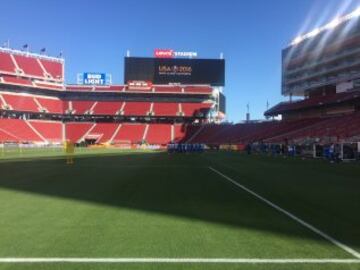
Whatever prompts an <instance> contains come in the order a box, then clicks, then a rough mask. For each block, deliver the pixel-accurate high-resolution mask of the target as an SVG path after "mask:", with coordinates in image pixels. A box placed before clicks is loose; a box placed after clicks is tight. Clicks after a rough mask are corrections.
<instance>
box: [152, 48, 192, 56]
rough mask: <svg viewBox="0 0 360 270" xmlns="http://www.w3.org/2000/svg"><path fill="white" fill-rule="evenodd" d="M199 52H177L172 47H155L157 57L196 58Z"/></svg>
mask: <svg viewBox="0 0 360 270" xmlns="http://www.w3.org/2000/svg"><path fill="white" fill-rule="evenodd" d="M197 55H198V54H197V52H177V51H174V50H172V49H155V50H154V57H155V58H181V57H183V58H196V57H197Z"/></svg>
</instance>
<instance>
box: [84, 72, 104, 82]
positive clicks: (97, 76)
mask: <svg viewBox="0 0 360 270" xmlns="http://www.w3.org/2000/svg"><path fill="white" fill-rule="evenodd" d="M83 84H84V85H105V84H106V74H105V73H94V72H85V73H84V75H83Z"/></svg>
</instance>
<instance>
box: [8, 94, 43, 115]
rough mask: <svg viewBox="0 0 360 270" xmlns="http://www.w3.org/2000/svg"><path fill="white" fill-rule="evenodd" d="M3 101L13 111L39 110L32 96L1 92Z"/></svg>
mask: <svg viewBox="0 0 360 270" xmlns="http://www.w3.org/2000/svg"><path fill="white" fill-rule="evenodd" d="M1 95H2V97H3V99H4V100H5V102H6V103H7V104H8V105H9V106H10V108H11V109H12V110H14V111H20V112H40V108H39V106H38V105H37V104H36V102H35V101H34V97H33V96H27V95H14V94H4V93H2V94H1Z"/></svg>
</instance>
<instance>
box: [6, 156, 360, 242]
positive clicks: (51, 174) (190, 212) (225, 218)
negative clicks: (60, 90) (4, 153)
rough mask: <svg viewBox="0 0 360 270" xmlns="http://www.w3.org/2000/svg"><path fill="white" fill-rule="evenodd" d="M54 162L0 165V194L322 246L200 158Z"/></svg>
mask: <svg viewBox="0 0 360 270" xmlns="http://www.w3.org/2000/svg"><path fill="white" fill-rule="evenodd" d="M53 158H54V159H46V158H45V159H44V158H42V159H37V160H33V162H28V161H26V162H25V161H20V160H17V161H16V162H0V171H1V178H0V188H6V189H11V190H17V191H22V192H30V193H36V194H41V195H46V196H55V197H61V198H68V199H74V200H81V201H87V202H91V203H97V204H102V205H109V206H112V207H121V208H129V209H136V210H141V211H148V212H155V213H161V214H166V215H173V216H179V217H185V218H188V219H194V220H201V221H206V222H214V223H219V224H225V225H228V226H234V227H244V228H249V229H254V230H260V231H269V232H272V233H276V234H284V235H288V236H291V237H298V238H309V239H313V240H316V241H324V240H323V239H321V238H319V237H318V236H317V235H316V234H313V233H311V232H309V231H308V230H307V229H305V228H303V227H302V226H300V225H298V224H296V223H295V222H294V221H292V220H291V219H289V218H288V217H286V216H284V215H282V214H280V213H278V212H277V211H275V210H273V209H270V208H269V207H268V206H266V205H264V204H263V203H262V202H259V201H258V200H256V199H255V198H253V197H252V196H251V195H249V194H247V193H245V192H243V191H239V190H238V189H237V188H235V187H234V186H233V185H231V184H229V183H227V182H226V181H224V180H223V179H221V177H219V176H218V175H216V174H214V173H213V172H211V171H210V170H209V169H208V166H209V161H208V160H206V159H204V158H202V157H200V154H189V155H188V154H176V155H168V154H167V153H161V152H159V153H154V152H152V153H131V152H123V153H107V154H102V155H101V156H99V155H83V156H81V158H80V157H78V158H76V159H75V164H74V165H70V166H69V165H66V164H65V162H64V160H63V158H60V159H58V157H53ZM14 211H15V210H14ZM352 242H353V244H355V245H356V246H360V243H359V239H355V240H354V241H352Z"/></svg>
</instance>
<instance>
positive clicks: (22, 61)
mask: <svg viewBox="0 0 360 270" xmlns="http://www.w3.org/2000/svg"><path fill="white" fill-rule="evenodd" d="M14 58H15V60H16V63H17V65H18V66H19V68H20V69H21V70H22V71H23V72H24V74H25V75H28V76H34V77H40V78H46V77H45V72H44V70H43V69H42V67H41V66H40V64H39V62H38V59H37V58H35V57H29V56H25V55H19V54H14Z"/></svg>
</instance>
